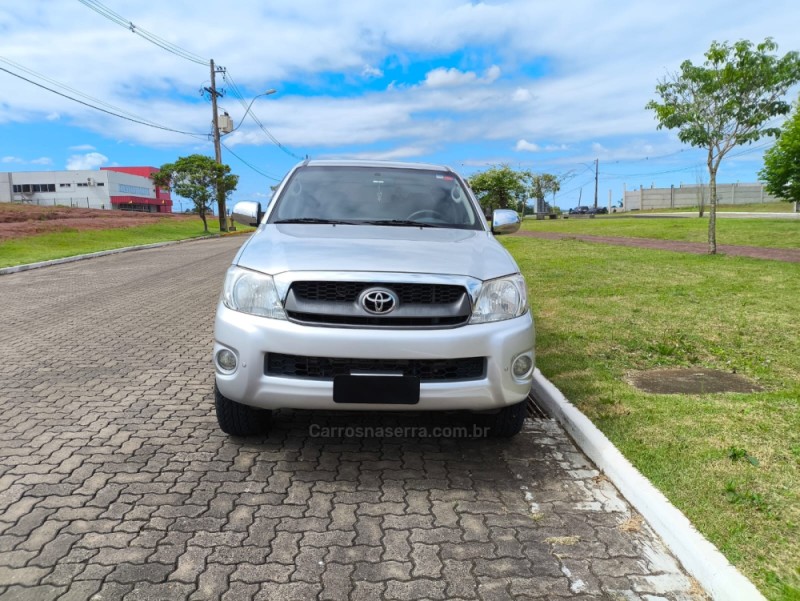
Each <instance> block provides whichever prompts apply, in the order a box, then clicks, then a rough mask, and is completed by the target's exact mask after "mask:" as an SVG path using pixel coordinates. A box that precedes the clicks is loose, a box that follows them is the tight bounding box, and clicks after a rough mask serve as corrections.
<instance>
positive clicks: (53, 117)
mask: <svg viewBox="0 0 800 601" xmlns="http://www.w3.org/2000/svg"><path fill="white" fill-rule="evenodd" d="M45 119H47V120H48V121H58V120H59V119H61V115H59V114H58V113H55V112H53V113H48V114H47V116H46V117H45Z"/></svg>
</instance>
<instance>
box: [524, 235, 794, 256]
mask: <svg viewBox="0 0 800 601" xmlns="http://www.w3.org/2000/svg"><path fill="white" fill-rule="evenodd" d="M514 235H515V236H525V237H527V238H546V239H548V240H563V239H565V238H567V239H572V240H583V241H584V242H596V243H599V244H613V245H615V246H635V247H637V248H651V249H653V250H671V251H675V252H685V253H692V254H695V255H706V254H708V244H706V243H705V242H681V241H679V240H655V239H653V238H625V237H622V236H589V235H585V234H560V233H557V232H517V233H516V234H514ZM717 252H718V253H719V254H721V255H731V256H736V257H751V258H754V259H771V260H773V261H786V262H787V263H800V249H796V248H765V247H763V246H736V245H732V244H720V245H718V246H717Z"/></svg>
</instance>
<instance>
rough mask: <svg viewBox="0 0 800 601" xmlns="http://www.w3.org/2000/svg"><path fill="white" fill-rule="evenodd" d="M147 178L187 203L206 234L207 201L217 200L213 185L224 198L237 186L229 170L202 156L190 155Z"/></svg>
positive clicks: (208, 206) (208, 209)
mask: <svg viewBox="0 0 800 601" xmlns="http://www.w3.org/2000/svg"><path fill="white" fill-rule="evenodd" d="M151 179H152V180H153V182H154V183H155V184H156V185H157V186H160V187H162V188H167V189H171V190H174V191H175V194H177V195H178V196H183V197H184V198H188V199H189V200H191V201H192V202H193V203H194V208H195V211H196V212H197V214H198V215H200V219H202V220H203V229H204V231H205V232H208V223H207V221H206V213H207V212H208V211H210V210H211V206H210V203H211V200H212V199H214V198H217V184H218V183H219V185H220V189H221V190H222V197H223V199H225V198H227V197H228V196H230V194H231V192H233V191H234V190H235V189H236V184H238V183H239V176H238V175H233V174H231V168H230V167H228V166H227V165H220V164H219V163H217V162H216V161H215V160H214V159H212V158H211V157H207V156H205V155H203V154H192V155H189V156H187V157H180V158H179V159H178V160H177V161H175V162H174V163H166V164H164V165H162V166H161V169H159V170H158V171H157V172H156V173H154V174H153V175H152V176H151ZM220 214H221V213H220Z"/></svg>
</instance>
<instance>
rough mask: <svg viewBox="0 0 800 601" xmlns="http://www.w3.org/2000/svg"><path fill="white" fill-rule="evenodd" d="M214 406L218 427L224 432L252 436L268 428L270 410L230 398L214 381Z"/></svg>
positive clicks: (264, 432)
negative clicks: (223, 393) (224, 394)
mask: <svg viewBox="0 0 800 601" xmlns="http://www.w3.org/2000/svg"><path fill="white" fill-rule="evenodd" d="M214 407H215V409H216V411H217V422H218V423H219V427H220V429H221V430H222V431H223V432H225V434H230V435H231V436H253V435H254V434H266V432H267V430H268V429H269V423H270V417H271V416H272V412H271V411H269V410H267V409H256V408H255V407H250V406H249V405H243V404H242V403H237V402H236V401H232V400H230V399H229V398H227V397H225V396H223V395H222V393H221V392H220V391H219V388H217V385H216V383H215V384H214Z"/></svg>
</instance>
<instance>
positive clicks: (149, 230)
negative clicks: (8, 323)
mask: <svg viewBox="0 0 800 601" xmlns="http://www.w3.org/2000/svg"><path fill="white" fill-rule="evenodd" d="M208 229H209V231H210V232H211V233H212V234H217V233H219V223H218V222H217V221H216V220H215V219H209V220H208ZM237 229H239V230H242V229H251V228H245V227H244V226H237ZM204 235H205V234H204V233H203V223H202V221H200V219H199V218H198V219H196V220H195V219H171V218H167V219H163V220H159V221H158V222H157V223H154V224H152V225H140V226H134V227H125V228H114V229H102V230H84V231H76V230H63V231H59V232H56V233H50V234H41V235H36V236H26V237H24V238H17V239H14V240H7V241H5V242H0V267H9V266H12V265H23V264H25V263H37V262H39V261H48V260H50V259H61V258H63V257H71V256H74V255H82V254H85V253H92V252H97V251H101V250H111V249H114V248H124V247H126V246H137V245H139V244H152V243H154V242H166V241H169V240H183V239H188V238H199V237H202V236H204Z"/></svg>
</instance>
